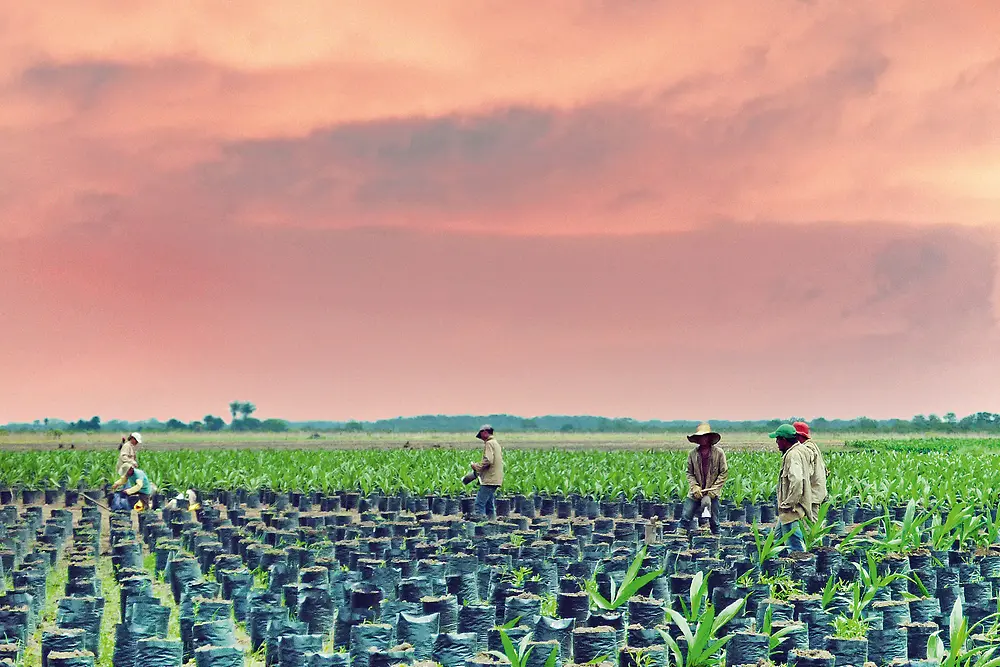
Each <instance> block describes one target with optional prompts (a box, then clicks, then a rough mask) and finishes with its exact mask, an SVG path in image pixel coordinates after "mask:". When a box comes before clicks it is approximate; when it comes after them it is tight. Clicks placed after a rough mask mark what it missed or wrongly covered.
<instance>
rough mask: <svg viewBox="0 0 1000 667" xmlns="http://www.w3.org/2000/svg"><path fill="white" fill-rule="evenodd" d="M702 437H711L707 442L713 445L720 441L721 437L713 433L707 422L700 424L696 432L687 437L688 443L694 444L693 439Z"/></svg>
mask: <svg viewBox="0 0 1000 667" xmlns="http://www.w3.org/2000/svg"><path fill="white" fill-rule="evenodd" d="M703 435H707V436H711V437H710V440H709V442H710V443H711V444H713V445H714V444H716V443H718V442H719V440H722V436H721V435H719V434H718V433H716V432H715V431H713V430H712V427H711V426H710V425H709V423H708V422H702V423H701V424H699V425H698V430H696V431H695V432H694V433H692V434H691V435H689V436H688V442H694V441H695V438H698V437H701V436H703Z"/></svg>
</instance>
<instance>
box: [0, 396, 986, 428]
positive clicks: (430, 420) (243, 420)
mask: <svg viewBox="0 0 1000 667" xmlns="http://www.w3.org/2000/svg"><path fill="white" fill-rule="evenodd" d="M229 410H230V416H231V421H230V422H229V423H228V424H227V423H226V421H225V420H224V419H223V418H222V417H216V416H214V415H210V414H209V415H205V417H204V418H203V419H201V420H198V421H192V422H183V421H181V420H179V419H169V420H167V421H166V422H161V421H159V420H158V419H149V420H145V421H138V422H129V421H122V420H111V421H108V422H103V423H102V422H101V418H100V417H91V418H90V419H87V420H84V419H78V420H77V421H74V422H68V421H63V420H60V419H48V418H46V419H44V420H37V419H36V420H35V421H34V422H32V423H11V424H7V426H5V427H4V430H6V431H46V430H59V431H63V432H99V431H109V432H127V431H143V432H155V431H209V432H212V431H223V430H230V431H246V432H255V431H256V432H269V433H281V432H284V431H288V430H293V429H294V430H303V431H306V430H308V431H341V432H356V433H362V432H383V433H421V432H438V433H472V432H474V431H475V430H476V429H478V428H479V426H480V425H481V424H483V423H484V422H488V423H490V424H491V425H492V426H493V427H494V428H495V429H496V430H497V431H499V432H504V431H506V432H511V431H519V432H524V431H529V432H530V431H547V432H562V433H657V432H673V433H690V432H691V431H692V430H694V429H695V428H696V427H697V426H698V424H699V422H700V420H672V421H661V420H656V419H652V420H648V421H639V420H635V419H630V418H627V417H620V418H608V417H593V416H588V415H583V416H566V415H545V416H542V417H530V418H528V417H518V416H516V415H507V414H498V415H478V416H476V415H422V416H419V417H398V418H396V419H381V420H378V421H346V422H344V421H304V422H291V421H287V420H284V419H264V420H260V419H257V418H255V417H252V416H251V415H252V414H253V413H254V412H256V410H257V407H256V406H255V405H254V404H253V403H246V402H240V401H233V402H232V403H230V405H229ZM798 419H800V418H799V417H786V418H783V419H768V420H763V419H762V420H750V421H730V420H725V419H710V420H709V421H711V423H712V427H713V428H715V429H716V430H718V431H744V432H747V431H750V432H753V431H771V430H774V429H775V428H777V426H778V425H780V424H782V423H784V422H792V421H796V420H798ZM804 421H808V422H809V424H810V426H811V427H812V428H813V430H814V431H816V432H841V433H843V432H855V433H1000V414H994V413H991V412H977V413H975V414H972V415H967V416H965V417H962V418H961V419H959V418H958V417H957V415H955V413H953V412H949V413H946V414H945V415H943V416H938V415H936V414H929V415H916V416H915V417H913V418H912V419H871V418H869V417H857V418H855V419H826V418H824V417H817V418H816V419H811V420H809V419H807V420H804Z"/></svg>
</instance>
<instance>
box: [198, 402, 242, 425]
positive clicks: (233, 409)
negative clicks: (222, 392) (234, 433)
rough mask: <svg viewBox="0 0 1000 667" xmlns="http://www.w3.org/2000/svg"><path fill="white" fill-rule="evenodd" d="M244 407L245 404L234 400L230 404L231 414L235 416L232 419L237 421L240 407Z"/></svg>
mask: <svg viewBox="0 0 1000 667" xmlns="http://www.w3.org/2000/svg"><path fill="white" fill-rule="evenodd" d="M242 407H243V404H242V403H240V402H239V401H233V402H232V403H230V404H229V414H230V415H232V417H233V419H232V421H236V415H237V414H238V413H239V412H240V409H241V408H242ZM206 421H207V420H206Z"/></svg>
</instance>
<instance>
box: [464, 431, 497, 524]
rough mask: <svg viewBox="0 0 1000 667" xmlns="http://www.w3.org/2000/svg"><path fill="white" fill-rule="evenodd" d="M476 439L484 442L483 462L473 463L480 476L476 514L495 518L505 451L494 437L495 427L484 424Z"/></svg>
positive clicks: (473, 467)
mask: <svg viewBox="0 0 1000 667" xmlns="http://www.w3.org/2000/svg"><path fill="white" fill-rule="evenodd" d="M476 437H477V438H479V439H480V440H482V441H483V443H484V444H483V460H482V461H480V462H479V463H473V464H472V469H473V470H474V471H475V472H476V474H477V475H478V476H479V493H477V494H476V514H477V515H479V516H488V517H495V516H496V514H497V509H496V504H495V502H494V501H495V499H496V495H497V489H499V488H500V485H501V484H503V450H502V449H501V448H500V443H499V442H498V441H497V439H496V438H495V437H493V427H492V426H490V425H489V424H483V425H482V426H481V427H480V429H479V433H477V434H476Z"/></svg>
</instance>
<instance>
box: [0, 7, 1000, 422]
mask: <svg viewBox="0 0 1000 667" xmlns="http://www.w3.org/2000/svg"><path fill="white" fill-rule="evenodd" d="M213 7H214V6H210V5H209V4H204V3H200V4H199V3H194V4H186V3H181V4H178V3H176V2H155V1H150V2H144V3H141V4H140V5H136V6H135V7H134V8H123V6H122V5H121V3H117V2H110V1H108V2H103V1H97V0H94V1H92V2H87V3H77V2H68V1H67V2H46V3H14V4H11V5H9V6H6V7H5V8H4V10H3V16H2V20H0V220H2V221H3V222H2V225H0V275H2V276H3V289H0V369H2V375H0V377H2V381H0V422H5V421H9V420H31V419H36V418H42V417H46V416H49V417H61V418H65V419H77V418H81V417H82V418H89V417H90V416H91V415H95V414H97V415H101V416H102V417H103V418H105V419H111V418H129V419H141V418H148V417H153V416H156V417H159V418H161V419H167V418H170V417H177V418H181V419H185V420H188V419H195V418H200V417H202V416H203V415H204V414H206V413H209V412H210V413H214V414H224V413H226V412H227V407H226V406H227V404H228V403H229V401H231V400H252V401H254V402H255V403H256V404H257V405H258V407H259V412H258V414H259V415H260V416H262V417H268V416H280V417H285V418H289V419H307V418H316V419H320V418H330V419H347V418H360V419H375V418H380V417H393V416H397V415H411V414H422V413H445V414H454V413H494V412H509V413H514V414H521V415H526V416H530V415H538V414H548V413H563V414H564V413H571V414H584V413H590V414H602V415H608V416H632V417H636V418H642V419H645V418H662V419H671V418H684V419H699V418H711V417H715V418H718V419H723V418H731V419H741V418H765V417H771V416H780V415H790V414H796V415H802V416H806V417H816V416H826V417H855V416H859V415H868V416H872V417H889V416H905V417H909V416H911V415H913V414H916V413H926V412H937V413H939V414H942V413H944V412H948V411H954V412H957V413H959V414H965V413H969V412H974V411H978V410H989V411H1000V380H998V378H1000V330H998V324H997V323H998V319H1000V279H998V277H997V276H998V266H1000V265H998V261H1000V256H998V241H1000V235H998V233H997V232H998V229H1000V226H998V225H1000V135H998V133H997V128H998V127H1000V104H998V96H997V91H998V90H1000V39H998V38H997V35H1000V12H997V10H996V5H995V3H993V2H988V1H987V0H970V1H969V2H962V3H959V4H955V3H948V2H943V1H931V2H918V1H917V0H910V1H907V2H901V1H897V0H887V1H885V2H879V3H860V4H859V3H840V2H833V1H824V0H813V1H809V2H807V1H800V2H785V3H763V4H762V3H747V2H741V1H738V0H734V1H732V2H719V3H691V2H666V1H664V2H649V1H645V0H642V1H638V2H612V1H609V0H604V1H601V0H586V1H583V2H577V3H568V4H567V3H536V2H521V1H512V0H503V1H500V0H497V1H489V2H486V1H472V2H470V1H468V0H453V1H448V0H446V1H444V2H423V1H414V2H406V3H399V2H394V3H389V2H381V1H373V0H365V1H364V2H360V1H359V2H337V3H330V2H326V1H317V2H290V3H274V2H251V1H245V2H241V3H240V4H239V11H238V13H236V12H233V10H232V8H231V6H230V5H226V6H221V5H220V6H219V7H218V8H217V9H216V8H213Z"/></svg>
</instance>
